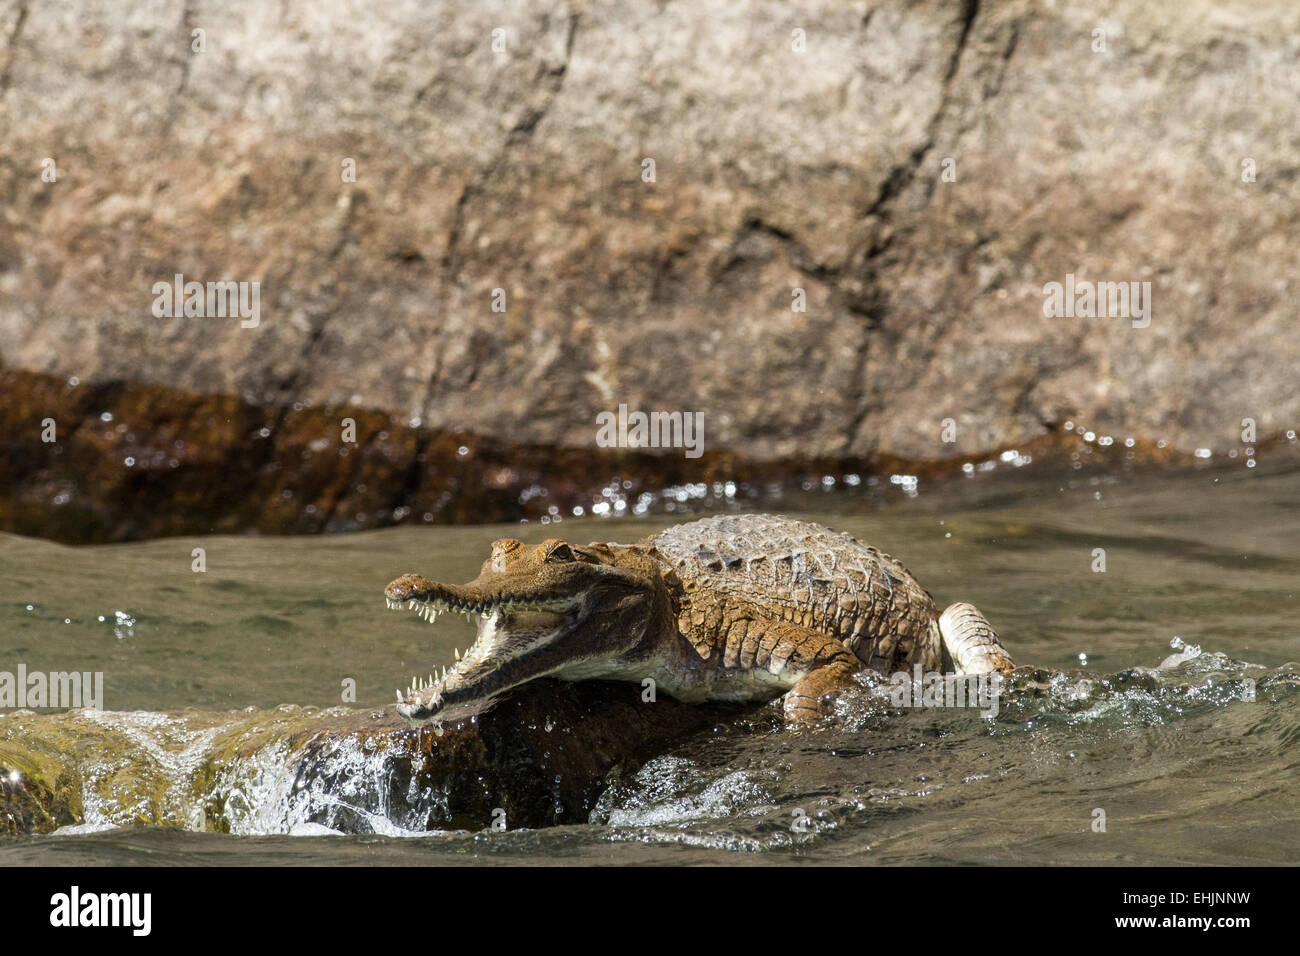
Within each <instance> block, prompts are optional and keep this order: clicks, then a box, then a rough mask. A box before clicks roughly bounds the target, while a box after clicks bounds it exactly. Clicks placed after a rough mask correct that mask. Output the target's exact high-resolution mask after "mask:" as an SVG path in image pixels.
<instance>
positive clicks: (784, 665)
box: [385, 515, 1014, 723]
mask: <svg viewBox="0 0 1300 956" xmlns="http://www.w3.org/2000/svg"><path fill="white" fill-rule="evenodd" d="M385 594H386V596H387V598H388V601H389V605H390V606H391V607H406V608H410V609H413V610H416V611H417V612H419V613H421V614H422V615H423V616H424V617H426V619H429V620H433V619H435V618H436V616H437V614H438V613H440V612H442V611H444V610H456V611H459V612H461V613H470V614H478V615H479V616H480V622H479V633H478V638H477V639H476V640H475V642H474V645H473V647H471V648H470V650H469V652H468V654H467V655H466V656H465V658H464V660H459V652H458V654H457V656H458V663H457V664H455V665H454V666H453V667H452V668H451V670H449V671H444V673H443V676H442V677H441V678H440V679H436V680H435V679H434V678H433V675H430V679H429V681H428V683H425V682H423V681H419V680H417V681H416V682H415V683H414V684H413V685H412V686H411V687H410V688H408V689H407V693H406V694H405V695H403V694H402V693H401V692H400V691H399V692H398V710H399V711H400V712H401V713H403V714H404V715H405V716H406V717H407V718H408V719H411V720H414V721H427V720H438V721H441V720H454V719H457V718H459V717H463V716H468V715H470V714H473V713H477V712H480V711H481V710H483V709H484V708H486V707H487V706H489V705H490V704H491V702H492V701H493V700H495V699H496V698H498V697H499V696H501V695H502V694H504V693H505V692H507V691H508V690H510V689H511V688H513V687H517V686H519V685H520V684H522V683H525V682H527V681H529V680H533V679H535V678H538V677H542V676H553V677H558V678H561V679H564V680H592V679H612V680H628V681H635V682H638V683H640V682H642V681H643V680H644V679H646V678H651V679H653V680H654V681H655V683H656V687H657V689H658V690H662V691H664V692H665V693H668V694H670V695H671V696H673V697H676V698H678V699H680V700H684V701H688V702H692V701H704V700H732V701H744V700H770V699H772V698H774V697H777V696H782V695H784V707H785V713H786V715H787V718H788V719H790V720H791V721H792V722H796V723H802V722H806V721H810V720H814V719H816V718H817V717H818V716H820V715H821V714H823V713H825V712H826V709H827V707H828V705H829V704H830V702H831V700H832V699H833V698H834V696H835V694H836V693H837V692H839V691H842V690H844V689H845V688H847V687H849V686H850V685H851V684H852V682H853V680H854V677H855V675H856V674H857V673H858V672H859V671H861V670H862V669H863V668H870V669H872V670H875V671H878V672H880V673H882V674H888V673H891V672H893V671H897V670H909V669H911V668H912V667H913V666H914V665H916V664H920V665H921V667H922V669H924V670H926V671H941V670H942V671H946V672H952V671H954V670H955V671H958V672H962V673H988V672H990V671H992V670H999V671H1009V670H1011V668H1012V667H1013V666H1014V665H1013V663H1012V661H1011V658H1010V656H1009V655H1008V654H1007V653H1006V651H1005V650H1004V649H1003V648H1002V645H1001V644H1000V643H999V642H998V639H997V636H996V634H994V632H993V629H992V627H990V626H989V624H988V622H987V621H986V620H985V619H984V617H983V616H982V615H981V614H980V613H979V612H978V611H977V610H976V609H975V608H974V607H973V606H971V605H969V604H955V605H953V606H952V607H950V608H949V609H948V610H947V611H946V612H945V613H944V614H943V615H942V616H940V614H939V612H938V609H937V608H936V607H935V604H934V600H933V599H932V598H931V597H930V595H929V593H928V592H927V591H925V589H923V588H922V587H921V586H920V585H919V584H918V583H917V582H916V580H915V579H914V578H913V577H912V575H911V574H910V573H909V572H908V571H907V569H906V568H904V567H903V566H902V565H901V564H899V563H898V562H897V561H895V560H894V559H893V558H891V557H890V556H889V555H886V554H883V553H881V552H880V551H878V550H876V549H875V548H872V547H870V546H868V545H865V544H862V543H861V542H859V541H857V540H855V539H854V538H852V537H850V536H849V535H847V534H842V533H838V532H834V531H830V530H829V529H827V528H823V527H822V526H821V525H817V524H812V523H810V522H804V521H796V520H794V519H791V518H783V517H776V516H772V515H728V516H722V517H715V518H705V519H702V520H700V521H694V522H691V523H689V524H684V525H677V526H675V527H672V528H669V529H667V530H665V531H663V532H660V533H659V534H657V535H653V536H651V537H649V538H646V539H644V540H642V541H640V542H638V543H636V544H634V545H618V544H591V545H585V546H578V545H569V544H566V543H565V542H563V541H560V540H559V539H554V538H553V539H550V540H548V541H545V542H543V543H542V544H540V545H536V546H533V547H528V546H525V545H524V544H522V543H521V542H519V541H516V540H514V539H502V540H500V541H497V542H495V543H494V544H493V550H492V556H491V557H490V558H489V559H488V560H487V562H486V563H485V564H484V565H483V570H482V572H481V573H480V575H479V577H478V578H476V579H475V580H474V581H471V582H470V583H469V584H466V585H461V586H456V585H447V584H438V583H436V582H432V581H428V580H426V579H424V578H421V577H419V576H418V575H405V576H403V577H401V578H398V579H397V580H396V581H394V582H393V583H392V584H390V585H389V586H388V588H387V589H386V591H385Z"/></svg>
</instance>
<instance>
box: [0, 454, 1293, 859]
mask: <svg viewBox="0 0 1300 956" xmlns="http://www.w3.org/2000/svg"><path fill="white" fill-rule="evenodd" d="M1264 465H1266V463H1263V464H1262V465H1261V467H1259V468H1256V469H1254V470H1251V471H1247V470H1246V469H1244V468H1234V469H1206V470H1201V471H1197V472H1194V473H1190V474H1181V475H1177V476H1173V477H1170V476H1160V477H1155V476H1147V477H1140V476H1131V475H1130V476H1119V475H1115V476H1096V475H1094V476H1083V475H1078V474H1075V475H1071V476H1070V477H1068V478H1043V477H1038V478H1035V477H1032V476H1017V477H1016V478H1015V479H1014V480H1012V479H1010V478H1006V477H1002V476H990V477H989V478H988V479H987V480H986V479H985V477H983V476H976V478H974V479H972V480H970V481H960V482H958V483H957V484H953V485H948V486H945V487H943V488H942V489H939V490H938V491H931V490H928V489H926V488H924V487H922V488H921V489H920V494H918V495H916V497H914V498H913V497H906V498H903V499H902V500H899V501H895V502H892V503H890V504H889V505H888V506H886V507H883V508H882V507H879V506H877V505H871V506H866V505H864V504H863V502H862V500H861V499H857V498H854V497H853V495H852V494H848V493H844V492H837V493H835V494H829V495H818V496H811V497H807V498H803V499H799V500H796V501H791V502H790V504H791V505H792V506H795V507H792V508H790V509H788V511H789V512H791V513H793V512H794V511H795V510H796V508H799V507H801V508H804V509H813V510H804V511H801V512H800V516H802V517H807V518H810V519H812V520H817V521H821V522H823V523H826V524H829V525H831V526H832V527H836V528H839V529H843V530H846V531H849V532H851V533H853V534H855V535H858V536H859V537H861V538H863V539H864V540H866V541H869V542H871V543H873V544H876V545H878V546H880V547H882V548H883V549H885V550H886V551H889V552H891V553H892V554H894V555H895V556H897V557H899V558H900V559H901V560H902V561H903V562H904V563H905V564H906V565H907V566H908V567H909V568H910V569H911V570H912V571H913V573H914V574H915V575H916V576H917V578H918V579H919V580H920V581H921V582H922V584H923V585H925V586H926V587H927V588H929V589H930V590H931V592H932V593H933V594H934V595H935V597H936V600H937V601H938V602H939V604H940V606H943V605H944V604H946V603H949V602H951V601H955V600H969V601H972V602H974V603H976V604H977V605H979V607H980V608H981V609H982V610H983V611H984V612H985V613H986V614H987V615H988V617H989V618H990V619H991V620H992V621H993V622H994V623H995V624H996V625H997V626H998V628H999V631H1000V632H1001V634H1002V636H1003V639H1004V641H1005V643H1006V644H1007V646H1008V648H1009V649H1010V651H1011V652H1012V654H1013V655H1014V656H1015V658H1016V660H1017V662H1018V663H1021V664H1032V665H1035V666H1036V667H1038V668H1039V669H1040V670H1039V671H1038V672H1037V673H1036V674H1033V675H1029V676H1024V677H1021V678H1020V679H1018V680H1017V682H1016V683H1015V684H1014V685H1013V686H1012V687H1010V688H1009V689H1008V690H1007V691H1006V692H1005V693H1004V695H1003V697H1002V700H1001V701H1000V707H999V712H998V714H997V716H996V717H993V718H985V717H982V716H980V715H979V714H978V713H977V712H976V711H974V710H972V709H911V710H905V711H900V710H898V709H897V708H893V707H891V706H890V702H889V700H888V698H887V697H886V696H884V692H883V690H882V689H881V688H879V687H877V688H875V689H874V690H872V689H870V688H864V690H863V692H862V693H861V694H860V695H857V696H856V697H854V698H852V699H850V700H848V701H846V702H845V704H844V708H843V713H842V715H841V718H840V719H839V720H837V721H836V722H834V724H833V726H832V727H830V728H829V729H826V730H822V731H820V732H815V733H806V732H805V733H794V732H790V731H786V730H784V729H780V728H776V727H774V726H773V724H772V722H771V721H770V719H769V718H768V714H767V712H766V711H764V710H763V709H762V708H759V709H758V710H757V711H756V712H755V714H754V715H753V716H752V717H738V718H736V719H734V720H733V719H729V720H725V721H721V722H720V723H719V724H718V725H717V726H716V727H715V728H713V729H712V730H706V731H704V732H701V733H698V734H694V735H690V736H688V737H687V738H686V739H683V740H681V741H679V742H678V743H677V744H675V745H674V746H671V747H669V748H667V750H666V752H664V753H663V754H661V755H660V756H658V757H656V758H655V759H653V760H651V761H650V762H648V763H647V764H645V765H644V766H643V767H641V768H640V770H639V771H637V772H635V773H634V774H631V773H630V774H627V775H625V776H624V777H622V778H621V779H619V780H617V781H616V782H615V783H613V785H612V786H611V787H610V788H609V789H608V790H606V791H605V793H604V794H603V795H602V796H601V797H600V799H599V800H598V801H597V802H596V804H595V806H594V807H593V808H591V810H590V811H589V812H587V813H581V814H579V813H574V814H573V816H574V817H576V818H578V819H579V821H580V822H576V823H574V824H572V825H568V826H559V827H553V828H548V829H543V830H531V831H517V830H516V831H506V832H478V833H472V832H466V831H440V832H434V833H432V834H426V833H423V832H419V831H418V830H417V829H416V828H414V827H412V826H411V824H412V820H411V819H407V818H403V817H402V816H401V814H400V813H399V812H398V811H397V810H396V809H395V808H394V807H393V806H390V805H389V804H388V803H387V802H386V798H384V795H383V792H382V791H383V784H384V774H385V773H386V771H385V768H384V767H383V766H382V761H376V760H375V759H374V758H373V757H368V756H367V755H365V754H362V753H359V752H357V753H353V752H345V751H346V748H341V750H340V752H338V753H336V754H333V755H332V756H330V758H329V759H330V760H332V761H335V762H337V764H338V767H339V769H340V774H339V777H340V779H344V780H345V781H346V784H345V785H339V786H336V787H335V788H334V789H333V790H328V792H327V791H325V790H320V789H317V790H314V791H311V792H303V791H302V790H300V789H295V788H296V787H297V786H298V785H297V784H296V783H295V781H294V779H293V777H292V775H291V774H290V773H289V772H288V771H287V770H286V767H287V766H288V763H289V756H290V755H289V753H288V752H287V746H288V745H287V744H285V743H284V739H285V735H284V733H282V732H281V731H283V730H284V728H290V727H293V726H296V725H297V723H299V722H302V721H304V720H308V719H315V718H316V717H318V716H319V715H320V714H321V713H327V714H328V713H332V712H333V711H329V710H327V709H328V708H338V707H340V706H341V701H342V696H341V695H342V693H343V687H344V681H345V680H346V679H349V678H350V679H353V680H355V682H356V703H355V705H353V704H349V705H347V706H348V707H353V706H355V707H358V708H377V707H381V706H384V705H386V704H388V703H389V702H391V700H392V699H393V689H394V688H396V687H405V686H406V683H407V682H408V680H409V677H410V675H411V674H412V673H425V672H426V671H427V670H428V665H429V664H430V663H431V661H432V660H433V659H436V660H438V661H445V660H447V659H448V658H449V656H450V653H451V648H452V647H453V646H459V647H465V646H466V645H467V644H468V643H470V641H471V640H472V627H471V625H469V624H468V623H467V622H464V621H462V620H461V619H458V618H457V619H447V618H444V619H441V620H440V621H439V622H438V623H437V624H436V625H434V626H433V627H430V625H428V624H425V623H423V622H420V621H418V620H417V619H416V618H414V617H413V616H411V615H401V614H393V613H390V612H386V611H385V609H384V604H383V599H382V596H381V594H380V592H381V589H382V587H383V585H384V584H385V583H386V582H387V581H389V580H390V579H391V578H393V577H395V576H396V575H397V574H399V573H401V572H405V571H419V572H420V573H422V574H424V575H426V576H429V577H434V578H438V579H444V580H453V581H462V580H467V579H469V578H471V577H473V576H474V575H475V574H476V573H477V568H478V565H479V564H480V563H481V561H482V560H483V559H484V557H485V556H486V555H487V551H488V543H489V542H491V541H492V540H493V539H495V538H498V537H503V536H518V537H522V538H524V539H525V540H528V541H537V540H541V539H543V538H547V537H552V536H562V537H566V538H570V539H572V540H578V541H588V540H618V541H630V540H634V539H635V538H637V537H640V536H641V535H643V534H646V533H649V532H651V531H654V530H657V529H658V528H661V527H663V526H665V525H667V524H670V523H672V521H673V520H675V519H672V518H670V517H669V518H659V519H656V520H638V521H631V520H624V519H612V520H601V519H593V518H586V519H574V520H565V521H563V522H560V523H558V524H552V525H548V526H540V525H523V526H521V525H511V526H482V527H462V528H399V529H393V530H387V531H378V532H369V533H361V534H353V535H346V536H335V537H324V538H322V537H311V538H307V537H302V538H257V537H239V538H234V537H213V538H206V539H205V538H194V539H188V538H187V539H167V540H161V541H151V542H145V543H140V544H130V545H113V546H94V547H83V548H68V547H64V546H59V545H54V544H50V543H47V542H43V541H38V540H32V539H26V538H17V537H12V536H0V671H4V670H9V671H14V670H16V668H17V664H18V662H20V661H21V662H22V663H24V664H25V665H26V667H27V669H28V671H29V672H30V671H36V670H43V671H51V670H70V669H74V668H75V669H76V670H78V671H92V672H93V671H102V672H103V673H104V701H103V704H104V707H105V708H106V709H107V711H109V712H108V713H102V714H81V715H71V716H67V717H63V718H51V717H47V716H43V715H42V716H36V715H32V714H31V713H30V712H27V713H22V712H14V711H7V712H0V765H2V766H9V767H12V766H22V763H21V761H22V760H29V761H30V760H32V759H37V758H34V757H33V756H32V755H33V754H40V753H45V754H47V755H61V756H60V757H59V759H71V760H74V761H75V762H76V763H77V764H78V766H79V768H80V769H81V771H82V774H83V777H84V779H85V781H86V782H85V783H84V784H83V785H82V786H83V792H82V794H81V797H82V803H83V804H84V808H85V812H84V817H85V820H84V823H83V824H82V825H80V826H77V827H75V828H72V829H70V830H69V829H65V830H63V831H61V832H59V833H57V834H55V835H46V836H20V837H0V862H3V863H35V862H49V863H60V864H79V863H124V862H134V863H159V864H165V863H175V862H184V861H193V860H202V861H206V862H214V863H258V864H270V863H305V864H316V863H319V864H338V865H346V864H352V863H355V864H372V863H392V864H402V863H410V864H426V863H458V862H463V863H473V862H494V861H495V862H508V863H533V862H536V863H560V864H564V863H591V862H600V863H611V862H612V863H640V862H644V863H698V862H746V863H762V862H789V861H793V860H799V861H817V862H867V863H947V862H972V863H997V862H1008V863H1011V862H1015V863H1050V864H1062V865H1067V864H1081V863H1102V862H1118V863H1169V864H1183V863H1292V864H1294V863H1298V862H1300V809H1297V804H1298V801H1297V799H1296V797H1297V781H1298V780H1300V773H1298V772H1297V769H1298V764H1300V758H1298V757H1297V753H1298V752H1300V751H1298V748H1297V746H1296V744H1297V742H1300V666H1297V664H1296V663H1294V662H1296V661H1297V660H1300V641H1298V636H1300V635H1298V631H1297V626H1296V620H1297V612H1298V611H1300V588H1298V587H1297V582H1298V581H1300V536H1298V535H1297V534H1296V528H1297V511H1298V510H1300V504H1297V502H1298V500H1300V496H1298V495H1297V492H1298V491H1300V471H1297V470H1296V469H1295V468H1292V467H1289V466H1287V467H1283V466H1276V467H1274V468H1273V469H1272V470H1269V469H1268V468H1267V467H1265V466H1264ZM195 548H202V549H204V559H205V560H206V567H207V570H206V572H204V573H195V572H194V571H193V570H192V563H193V562H194V561H195V557H194V556H193V551H194V549H195ZM1098 548H1100V549H1104V560H1105V568H1106V570H1105V571H1104V573H1097V572H1094V571H1093V567H1094V565H1095V564H1096V562H1097V561H1098V560H1099V558H1098V555H1097V554H1096V553H1095V551H1094V549H1098ZM1252 690H1253V698H1254V699H1253V700H1252V699H1250V698H1251V697H1252ZM281 705H286V706H281ZM56 720H57V721H61V722H59V723H54V721H56ZM563 731H564V728H557V729H556V732H557V733H561V732H563ZM124 740H125V741H129V742H130V748H129V751H130V752H129V753H128V752H127V748H124V747H123V745H122V741H124ZM236 744H237V745H238V746H239V747H242V748H243V752H247V753H249V754H251V755H252V756H247V757H241V758H239V759H237V760H232V761H230V762H228V763H227V764H225V765H224V766H225V769H224V770H223V771H222V772H221V773H219V774H216V776H215V778H213V775H212V774H211V773H208V772H206V771H205V767H207V764H205V761H204V754H206V753H209V752H211V751H212V750H213V749H214V748H216V749H220V748H222V747H226V748H228V749H229V748H232V747H235V746H236ZM70 754H71V755H73V756H69V755H70ZM40 759H45V758H43V757H42V758H40ZM49 759H54V758H53V756H50V757H49ZM348 788H351V792H344V791H347V790H348ZM367 789H368V790H369V791H371V792H369V793H367V792H365V791H367ZM308 800H316V801H318V802H319V801H321V800H335V801H338V802H339V805H340V807H343V808H344V810H346V812H343V811H342V810H341V811H340V812H339V813H337V814H333V815H331V816H328V819H329V820H330V821H331V826H329V827H328V828H327V827H325V826H323V825H322V824H320V823H319V822H313V819H319V814H317V816H316V817H311V815H310V814H307V813H304V812H302V811H303V806H304V801H308ZM213 801H219V802H220V803H221V804H222V805H223V806H224V807H225V808H226V810H225V813H226V816H225V819H226V822H227V824H228V827H229V829H230V831H231V832H230V833H214V832H203V828H204V827H205V826H209V825H210V822H209V821H210V820H211V813H210V812H205V808H206V809H207V810H210V808H211V806H212V805H213ZM363 804H364V808H362V809H357V808H358V807H362V805H363ZM1101 813H1104V824H1105V830H1104V832H1098V830H1099V821H1100V820H1101V819H1102V817H1101V815H1100V814H1101ZM141 820H144V821H148V822H150V823H152V824H154V825H151V826H140V825H124V824H132V823H134V822H136V821H141ZM342 830H347V831H349V832H347V833H340V832H334V831H342Z"/></svg>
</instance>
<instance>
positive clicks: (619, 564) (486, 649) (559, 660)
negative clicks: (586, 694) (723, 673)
mask: <svg viewBox="0 0 1300 956" xmlns="http://www.w3.org/2000/svg"><path fill="white" fill-rule="evenodd" d="M384 594H385V597H387V599H388V606H389V607H390V608H393V609H407V610H411V611H414V612H416V613H417V614H419V615H420V616H422V617H423V618H424V619H425V620H427V621H433V620H436V619H437V616H438V615H439V614H441V613H444V612H446V611H454V612H457V613H460V614H466V615H469V616H470V617H472V618H477V623H478V635H477V637H476V638H475V640H474V644H473V645H472V646H471V647H470V648H469V650H468V651H467V652H466V654H465V656H464V657H463V658H459V659H458V660H457V661H456V662H455V664H453V665H452V666H451V667H450V668H447V669H445V670H444V671H443V673H442V676H441V677H438V676H437V675H430V677H429V680H428V681H427V682H426V681H425V680H423V679H422V678H417V680H416V681H415V683H413V684H412V686H411V687H409V688H407V691H406V693H405V694H402V693H401V692H400V691H399V692H398V701H397V710H398V712H399V713H401V714H402V715H403V716H404V717H406V718H407V719H409V720H412V721H415V722H425V721H434V720H436V721H444V720H456V719H459V718H461V717H467V716H470V715H471V714H475V713H479V712H481V711H482V710H484V709H486V708H487V707H488V706H489V705H490V704H491V703H492V702H493V701H494V700H495V699H496V698H498V697H500V696H501V695H502V694H504V693H506V692H507V691H509V690H510V689H512V688H514V687H518V686H519V685H520V684H523V683H526V682H528V681H531V680H535V679H536V678H539V677H545V676H548V675H549V676H554V677H560V678H569V679H574V680H577V679H590V678H599V677H602V676H615V675H617V674H618V673H619V672H620V669H621V668H622V667H624V666H626V664H627V663H628V662H629V661H630V660H634V659H635V658H636V657H637V653H636V652H637V650H638V648H640V647H643V646H644V645H646V644H648V643H651V642H652V640H653V633H652V632H653V631H655V630H656V629H657V628H661V627H665V626H668V624H669V622H671V620H672V617H671V614H672V610H671V598H670V597H669V593H668V589H667V587H666V586H665V584H664V581H663V575H662V573H661V572H660V570H659V566H658V564H657V563H656V562H655V561H654V560H653V559H651V558H649V557H647V556H646V555H644V554H642V553H640V552H638V551H636V550H634V549H631V548H622V547H618V546H614V547H611V546H609V545H605V544H593V545H585V546H577V545H570V544H566V543H565V542H563V541H560V540H558V539H555V538H552V539H551V540H549V541H545V542H543V543H542V544H539V545H534V546H528V545H524V544H523V543H522V542H519V541H516V540H514V539H512V538H506V539H503V540H500V541H495V542H493V544H492V556H491V557H490V558H488V559H487V561H486V562H484V564H483V569H482V571H481V572H480V573H479V576H478V577H477V578H475V579H474V580H473V581H470V582H469V583H468V584H461V585H452V584H440V583H438V582H435V581H429V580H427V579H425V578H422V577H420V576H419V575H417V574H407V575H403V576H402V577H400V578H398V579H397V580H396V581H394V582H392V583H391V584H389V585H388V587H387V588H385V590H384ZM674 626H675V625H674Z"/></svg>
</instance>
